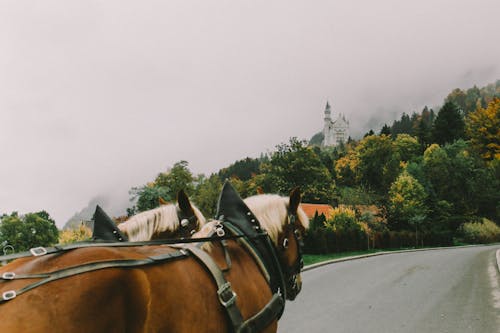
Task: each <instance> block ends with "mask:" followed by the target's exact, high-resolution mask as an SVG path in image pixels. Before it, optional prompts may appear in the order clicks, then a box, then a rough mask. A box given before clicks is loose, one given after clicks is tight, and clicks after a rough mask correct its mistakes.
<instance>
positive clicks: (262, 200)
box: [243, 194, 309, 245]
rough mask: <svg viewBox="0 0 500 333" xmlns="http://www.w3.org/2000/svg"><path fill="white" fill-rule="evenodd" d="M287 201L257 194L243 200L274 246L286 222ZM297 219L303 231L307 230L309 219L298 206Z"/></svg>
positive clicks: (279, 197)
mask: <svg viewBox="0 0 500 333" xmlns="http://www.w3.org/2000/svg"><path fill="white" fill-rule="evenodd" d="M289 200H290V199H289V198H288V197H282V196H279V195H277V194H259V195H254V196H252V197H248V198H246V199H245V200H243V201H244V202H245V204H246V205H247V206H248V208H250V210H251V211H252V213H253V214H254V215H255V217H256V218H257V220H258V221H259V222H260V224H261V226H262V228H264V229H265V230H266V231H267V233H268V234H269V237H270V238H271V240H272V241H273V243H274V244H275V245H277V242H278V235H279V233H280V232H282V231H283V226H284V224H285V222H286V221H287V214H288V203H289ZM297 217H298V222H299V223H300V224H301V225H302V227H304V229H307V228H309V219H308V218H307V215H306V213H305V212H304V211H303V210H302V208H301V207H300V206H299V208H298V209H297Z"/></svg>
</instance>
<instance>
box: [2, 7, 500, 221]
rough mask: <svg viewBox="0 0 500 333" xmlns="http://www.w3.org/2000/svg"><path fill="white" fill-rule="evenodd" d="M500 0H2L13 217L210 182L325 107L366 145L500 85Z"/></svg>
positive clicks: (111, 204) (297, 132) (309, 123)
mask: <svg viewBox="0 0 500 333" xmlns="http://www.w3.org/2000/svg"><path fill="white" fill-rule="evenodd" d="M499 12H500V2H498V1H493V0H491V1H489V0H478V1H456V0H455V1H452V0H433V1H431V0H422V1H418V2H416V1H414V2H407V1H396V0H380V1H376V2H373V1H314V2H311V1H295V0H291V1H290V0H289V1H282V0H279V1H234V0H232V1H219V0H215V1H185V0H183V1H152V0H145V1H140V2H137V1H123V0H120V1H116V0H107V1H90V0H88V1H67V0H65V1H54V0H46V1H6V0H0V42H1V46H2V52H0V124H1V125H2V127H1V129H0V156H1V157H2V161H1V163H0V213H10V212H12V211H19V212H20V213H26V212H32V211H37V210H41V209H44V210H46V211H48V212H49V213H50V214H51V216H53V217H54V218H55V219H56V221H57V224H58V226H59V227H61V226H62V225H63V224H64V223H65V222H66V220H67V219H68V218H69V217H71V216H72V215H73V214H74V213H75V212H77V211H80V210H81V209H83V208H85V207H86V206H87V204H88V203H89V202H90V201H91V199H92V198H95V197H101V198H107V199H106V200H105V201H106V203H105V207H104V208H105V209H107V210H109V211H110V213H111V214H113V215H119V214H123V213H124V212H125V207H127V206H130V203H129V202H128V199H129V195H128V190H129V189H130V188H131V187H133V186H140V185H143V184H145V183H146V182H148V181H151V180H152V179H154V177H155V176H156V175H157V174H158V173H159V172H161V171H164V170H166V169H167V168H168V167H170V166H172V165H173V164H174V163H175V162H177V161H180V160H186V161H188V162H189V167H190V169H191V171H192V172H194V173H195V174H197V173H204V174H210V173H212V172H216V171H218V170H219V169H220V168H223V167H225V166H228V165H229V164H231V163H232V162H234V161H236V160H239V159H242V158H245V157H247V156H250V157H257V156H259V155H260V153H263V152H267V151H272V150H273V149H274V147H275V146H276V145H277V144H280V143H282V142H287V141H288V139H289V138H290V137H293V136H295V137H299V138H303V139H309V138H311V136H312V135H314V134H315V133H317V132H318V131H319V130H320V129H321V128H322V125H323V110H324V107H325V104H326V102H327V101H329V102H330V104H331V105H332V111H333V114H334V115H335V114H336V113H338V112H340V113H343V114H345V115H346V118H348V120H349V121H350V125H351V133H352V135H353V136H354V137H361V136H362V135H363V134H364V133H365V132H366V131H368V130H369V129H370V128H373V129H374V130H376V131H377V130H379V129H380V127H381V125H382V124H383V123H384V122H387V123H392V121H393V120H394V119H396V118H399V117H400V115H401V114H402V112H406V113H411V112H413V111H416V112H420V111H421V110H422V108H423V107H424V106H425V105H428V106H429V107H439V105H440V104H441V103H442V101H443V99H444V98H445V97H446V95H447V94H448V93H449V92H450V91H451V90H452V89H454V88H464V89H466V88H470V87H472V86H473V85H477V86H483V85H486V84H488V83H492V82H494V81H496V80H497V79H499V78H500V44H499V43H498V31H500V21H499V20H498V13H499Z"/></svg>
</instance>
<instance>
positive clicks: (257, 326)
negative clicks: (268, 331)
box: [237, 294, 285, 333]
mask: <svg viewBox="0 0 500 333" xmlns="http://www.w3.org/2000/svg"><path fill="white" fill-rule="evenodd" d="M284 306H285V301H284V300H283V297H282V296H281V295H279V294H274V295H273V297H272V298H271V300H270V301H269V303H267V304H266V306H265V307H264V308H263V309H262V310H260V311H259V312H258V313H257V314H256V315H255V316H253V317H251V318H249V319H248V320H246V321H245V322H244V323H243V325H241V327H240V329H239V330H238V331H237V333H253V332H262V330H264V328H266V327H267V326H269V324H271V322H272V321H273V320H275V319H277V318H278V317H279V315H280V313H281V312H282V309H283V308H284Z"/></svg>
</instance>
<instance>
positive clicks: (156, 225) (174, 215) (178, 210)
mask: <svg viewBox="0 0 500 333" xmlns="http://www.w3.org/2000/svg"><path fill="white" fill-rule="evenodd" d="M160 203H161V204H162V205H161V206H160V207H158V208H154V209H151V210H147V211H144V212H141V213H139V214H137V215H134V216H132V217H131V218H130V219H128V220H127V221H125V222H123V223H120V224H119V225H118V228H119V229H120V231H121V232H123V233H124V234H125V235H126V236H127V237H128V239H129V241H133V242H135V241H148V240H154V239H172V238H189V237H191V235H192V234H193V233H195V232H196V231H198V230H200V228H201V227H202V226H203V225H204V224H205V223H206V220H205V217H204V216H203V215H202V214H201V212H200V210H199V209H198V208H197V207H196V206H195V205H193V204H192V203H191V202H190V200H189V198H188V197H187V195H186V194H185V192H184V191H182V190H181V191H179V193H178V194H177V204H169V203H167V202H165V201H164V200H163V199H161V198H160Z"/></svg>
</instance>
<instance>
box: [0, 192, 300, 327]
mask: <svg viewBox="0 0 500 333" xmlns="http://www.w3.org/2000/svg"><path fill="white" fill-rule="evenodd" d="M228 184H229V183H226V185H228ZM226 185H225V186H224V188H223V191H222V193H221V197H220V198H219V206H218V216H219V221H220V224H219V225H218V226H217V228H216V229H215V230H214V232H213V233H212V235H210V236H209V237H205V238H191V239H185V238H183V239H171V240H156V241H145V242H124V241H123V240H120V241H114V242H103V241H98V240H95V239H94V241H93V242H82V243H74V244H69V245H64V246H55V247H51V248H43V247H38V248H33V249H31V250H30V251H28V252H23V253H17V254H11V255H7V256H0V261H8V260H13V259H17V258H22V257H29V256H42V255H47V254H52V253H61V252H65V251H70V250H73V249H78V248H87V247H130V246H143V245H166V244H170V245H171V247H174V248H178V250H177V251H174V252H169V253H165V254H160V255H155V256H149V257H146V258H144V259H114V260H105V261H99V262H90V263H86V264H83V265H79V266H75V267H68V268H64V269H60V270H57V271H52V272H48V273H41V274H15V273H14V272H5V273H3V274H2V276H0V282H6V281H11V280H17V279H39V281H37V282H34V283H31V284H28V285H27V286H25V287H23V288H21V289H18V290H9V291H6V292H4V293H3V294H2V298H0V305H1V304H3V303H6V302H8V301H9V300H11V299H13V298H15V297H17V296H19V295H21V294H23V293H26V292H27V291H29V290H32V289H34V288H36V287H38V286H41V285H44V284H46V283H49V282H52V281H56V280H59V279H63V278H67V277H70V276H74V275H77V274H82V273H86V272H92V271H96V270H101V269H106V268H134V267H140V266H145V265H152V264H158V263H164V262H168V261H173V260H179V259H182V258H186V257H188V256H189V255H192V256H193V257H194V258H195V259H196V260H197V261H198V262H199V263H200V264H202V265H203V266H204V267H205V268H206V270H207V271H208V272H209V273H210V274H211V276H212V278H213V280H214V281H215V283H216V284H217V296H218V299H219V302H220V304H221V305H222V307H223V308H224V310H225V312H226V314H227V317H228V319H229V321H230V331H231V332H234V333H256V332H260V331H262V330H263V329H264V328H265V327H267V326H268V325H269V324H270V323H271V322H272V321H274V320H277V319H279V318H280V317H281V315H282V314H283V311H284V308H285V299H286V288H285V282H284V274H283V270H284V269H285V270H287V273H288V274H290V273H291V271H292V270H296V269H297V267H295V266H297V265H299V266H301V260H302V258H301V252H300V250H299V252H298V254H299V258H298V261H297V263H296V265H294V267H282V264H280V262H279V259H278V256H277V253H276V249H275V247H274V246H273V244H272V242H271V239H270V238H269V235H268V234H267V232H266V231H265V230H263V229H262V228H261V227H260V223H259V222H258V221H257V219H256V218H255V217H254V216H253V214H252V213H251V212H250V209H248V207H246V205H245V204H244V202H243V200H241V198H240V197H239V195H238V194H237V193H236V191H234V189H233V188H232V187H231V186H230V185H229V187H228V186H226ZM295 218H296V216H291V217H289V219H290V221H294V220H295ZM224 230H227V231H228V233H230V234H229V235H227V234H226V232H225V231H224ZM228 239H238V241H239V243H240V244H241V245H242V246H244V247H245V248H246V249H247V251H248V252H249V253H250V254H251V255H252V257H253V258H254V259H255V262H256V263H257V265H258V267H259V268H260V269H261V271H262V273H263V275H264V277H265V278H266V280H267V281H268V283H269V287H270V289H271V291H272V294H273V296H272V298H271V300H270V301H269V302H268V303H267V304H266V305H265V306H264V308H263V309H261V310H260V311H259V312H258V313H257V314H255V315H254V316H252V317H251V318H249V319H247V320H244V319H243V317H242V315H241V312H240V310H239V308H238V306H237V304H236V297H237V296H236V293H235V292H234V291H233V290H232V288H231V283H230V282H228V281H227V280H226V278H225V276H224V272H223V270H221V269H220V268H219V266H218V265H217V264H216V263H215V261H214V260H213V259H212V257H211V256H210V255H209V254H208V253H207V252H205V251H203V250H201V246H202V245H203V243H204V242H213V241H221V242H222V243H223V246H224V242H225V241H227V240H228ZM117 240H118V239H117ZM192 243H197V244H196V245H194V244H192ZM226 254H227V253H226ZM227 261H228V259H227V257H226V262H227ZM228 266H230V262H228ZM300 268H301V267H298V271H299V272H300ZM295 273H297V272H295Z"/></svg>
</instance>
